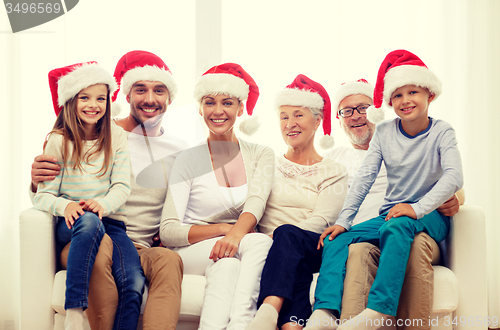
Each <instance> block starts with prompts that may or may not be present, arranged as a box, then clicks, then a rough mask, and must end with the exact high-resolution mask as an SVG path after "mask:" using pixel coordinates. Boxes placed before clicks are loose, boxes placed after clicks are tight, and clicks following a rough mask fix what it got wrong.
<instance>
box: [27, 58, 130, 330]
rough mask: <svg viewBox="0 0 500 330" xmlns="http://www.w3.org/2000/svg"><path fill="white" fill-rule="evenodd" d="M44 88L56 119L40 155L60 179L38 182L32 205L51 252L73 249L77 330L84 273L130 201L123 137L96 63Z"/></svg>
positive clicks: (69, 322)
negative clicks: (48, 233) (54, 163)
mask: <svg viewBox="0 0 500 330" xmlns="http://www.w3.org/2000/svg"><path fill="white" fill-rule="evenodd" d="M49 84H50V89H51V93H52V101H53V104H54V109H55V112H56V115H57V120H56V123H55V124H54V128H53V129H52V131H51V132H50V133H49V135H48V138H47V140H46V142H45V146H44V153H47V154H49V155H53V156H55V157H56V158H57V159H58V161H59V164H60V165H61V173H60V174H59V175H58V176H56V178H55V180H52V181H47V182H41V183H39V187H38V192H37V194H36V196H35V199H34V205H35V207H36V208H38V209H40V210H43V211H46V212H49V213H52V214H53V215H54V216H57V217H58V218H57V224H56V237H57V244H58V251H60V250H61V248H62V247H64V246H65V245H66V244H67V243H68V242H69V241H71V243H72V244H71V246H70V249H69V255H68V263H67V279H66V302H65V309H66V310H67V312H66V321H65V328H66V329H83V311H84V309H86V308H87V306H88V301H87V296H88V286H89V280H90V274H91V272H92V266H93V263H94V260H95V256H96V254H97V251H98V249H99V244H100V242H101V239H102V237H103V235H104V232H105V229H106V231H107V228H108V227H111V226H112V227H117V228H110V231H112V232H118V233H122V234H118V235H125V236H126V233H125V225H124V222H123V221H124V219H125V214H124V210H123V209H122V208H121V206H122V205H123V204H124V203H125V201H126V200H127V198H128V196H129V194H130V166H129V157H128V146H127V139H126V135H125V133H124V131H123V130H121V129H119V128H118V127H117V126H116V125H112V124H111V114H110V102H109V100H110V93H112V92H114V90H115V89H116V83H115V81H114V79H113V78H112V77H111V76H110V75H109V74H108V73H107V72H106V71H105V70H104V69H102V68H101V67H100V66H99V65H98V64H97V63H96V62H88V63H81V64H75V65H70V66H66V67H63V68H58V69H54V70H52V71H50V72H49ZM112 238H113V240H114V241H115V239H114V237H112ZM127 239H128V238H127ZM129 241H130V240H129ZM115 242H116V241H115ZM130 245H131V246H132V249H133V250H131V252H134V253H136V254H137V252H136V250H135V248H134V247H133V245H132V244H131V243H130Z"/></svg>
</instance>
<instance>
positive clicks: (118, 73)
mask: <svg viewBox="0 0 500 330" xmlns="http://www.w3.org/2000/svg"><path fill="white" fill-rule="evenodd" d="M114 77H115V79H116V81H117V82H118V90H117V91H116V92H115V93H114V95H113V102H115V101H116V98H117V97H118V92H119V91H120V89H121V90H122V91H123V93H124V94H125V95H128V94H129V93H130V90H131V89H132V86H133V85H134V84H135V83H136V82H138V81H158V82H160V83H162V84H164V85H165V86H166V87H167V89H168V94H169V98H170V100H173V99H174V98H175V96H176V94H177V84H176V82H175V80H174V77H173V75H172V72H171V71H170V69H169V68H168V66H167V65H166V64H165V62H163V60H162V59H161V58H160V57H158V56H157V55H155V54H153V53H150V52H147V51H144V50H133V51H130V52H128V53H126V54H125V55H123V56H122V57H121V58H120V60H118V63H117V64H116V68H115V72H114Z"/></svg>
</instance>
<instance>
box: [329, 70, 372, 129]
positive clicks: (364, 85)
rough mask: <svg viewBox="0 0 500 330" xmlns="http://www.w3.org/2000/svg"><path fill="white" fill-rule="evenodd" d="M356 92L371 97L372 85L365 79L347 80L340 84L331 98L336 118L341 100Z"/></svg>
mask: <svg viewBox="0 0 500 330" xmlns="http://www.w3.org/2000/svg"><path fill="white" fill-rule="evenodd" d="M356 94H362V95H365V96H368V97H369V98H370V99H373V85H372V84H370V83H369V82H368V81H366V80H365V79H359V80H357V81H349V82H345V83H343V84H342V85H340V87H339V89H338V90H337V92H336V93H335V95H334V97H333V100H332V108H333V109H335V111H336V113H337V119H339V110H340V109H339V108H340V103H341V102H342V100H343V99H345V98H346V97H348V96H351V95H356Z"/></svg>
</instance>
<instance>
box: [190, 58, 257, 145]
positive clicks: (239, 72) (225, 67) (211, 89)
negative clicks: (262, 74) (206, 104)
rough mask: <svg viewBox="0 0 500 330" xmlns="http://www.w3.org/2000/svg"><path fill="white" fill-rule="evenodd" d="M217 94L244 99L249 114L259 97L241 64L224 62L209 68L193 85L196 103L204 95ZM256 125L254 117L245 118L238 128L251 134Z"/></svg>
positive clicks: (253, 82) (251, 79)
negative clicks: (252, 118) (251, 118)
mask: <svg viewBox="0 0 500 330" xmlns="http://www.w3.org/2000/svg"><path fill="white" fill-rule="evenodd" d="M218 94H227V95H229V96H230V97H235V98H237V99H239V100H240V101H245V100H246V108H247V114H248V115H249V116H251V115H252V113H253V109H254V108H255V104H256V103H257V99H258V98H259V87H258V86H257V84H256V83H255V81H254V80H253V78H252V77H251V76H250V75H249V74H248V73H247V72H246V71H245V70H244V69H243V68H242V67H241V65H239V64H236V63H224V64H220V65H216V66H214V67H212V68H210V69H209V70H208V71H207V72H205V73H204V74H203V75H202V76H201V77H200V78H199V79H198V82H197V83H196V85H195V87H194V98H195V100H196V102H198V104H200V103H201V99H202V98H203V97H204V96H206V95H218ZM258 126H259V123H258V121H257V120H256V119H255V120H245V121H243V122H242V123H241V124H240V130H241V131H242V132H243V133H245V134H247V135H252V134H253V133H255V131H256V130H257V128H258Z"/></svg>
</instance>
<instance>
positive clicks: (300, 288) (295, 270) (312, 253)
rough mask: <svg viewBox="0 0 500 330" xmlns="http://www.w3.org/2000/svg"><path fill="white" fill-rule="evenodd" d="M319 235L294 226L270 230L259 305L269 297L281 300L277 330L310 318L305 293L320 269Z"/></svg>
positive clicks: (306, 293) (283, 226)
mask: <svg viewBox="0 0 500 330" xmlns="http://www.w3.org/2000/svg"><path fill="white" fill-rule="evenodd" d="M319 237H320V234H316V233H314V232H312V231H307V230H303V229H300V228H299V227H297V226H294V225H289V224H286V225H281V226H279V227H278V228H276V229H275V230H274V234H273V238H274V242H273V245H272V246H271V249H270V250H269V253H268V255H267V259H266V263H265V265H264V269H263V271H262V277H261V280H260V294H259V299H258V300H257V303H258V305H259V306H260V305H261V304H262V302H263V301H264V299H265V298H266V297H269V296H278V297H283V298H285V300H284V302H283V306H282V308H281V311H280V313H279V317H278V328H279V329H281V327H282V326H283V324H285V323H289V322H293V321H294V318H295V320H300V319H302V320H307V319H308V318H309V316H310V315H311V303H310V299H309V291H310V288H311V282H312V279H313V274H314V273H317V272H318V271H319V268H320V266H321V254H322V250H317V249H316V246H317V245H318V240H319Z"/></svg>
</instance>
